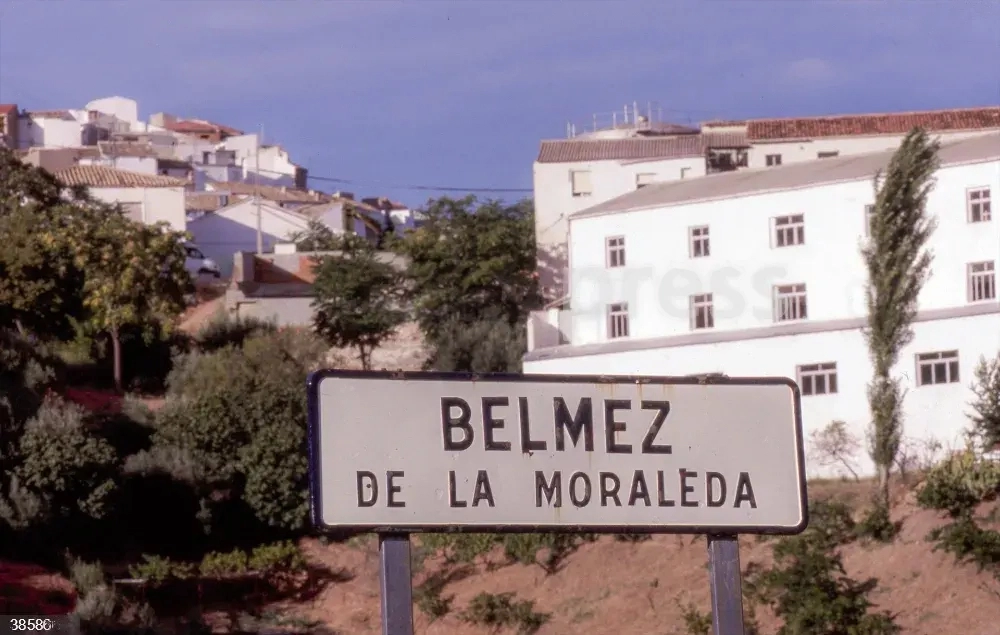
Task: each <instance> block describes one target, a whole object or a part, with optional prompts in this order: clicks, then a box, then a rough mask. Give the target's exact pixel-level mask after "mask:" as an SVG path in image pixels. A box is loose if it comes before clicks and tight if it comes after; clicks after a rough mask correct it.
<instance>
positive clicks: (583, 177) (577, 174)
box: [569, 170, 593, 196]
mask: <svg viewBox="0 0 1000 635" xmlns="http://www.w3.org/2000/svg"><path fill="white" fill-rule="evenodd" d="M569 179H570V182H571V183H572V184H573V196H590V194H591V192H592V191H593V190H592V188H591V186H590V170H572V171H570V173H569Z"/></svg>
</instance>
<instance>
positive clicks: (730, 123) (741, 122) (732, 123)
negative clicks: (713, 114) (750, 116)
mask: <svg viewBox="0 0 1000 635" xmlns="http://www.w3.org/2000/svg"><path fill="white" fill-rule="evenodd" d="M745 125H747V120H746V119H717V120H715V121H704V122H702V124H701V128H702V130H704V129H705V128H738V127H740V126H745Z"/></svg>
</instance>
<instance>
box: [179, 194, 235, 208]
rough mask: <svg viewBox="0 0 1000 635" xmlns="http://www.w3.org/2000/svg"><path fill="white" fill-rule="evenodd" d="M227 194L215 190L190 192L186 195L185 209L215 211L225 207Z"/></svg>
mask: <svg viewBox="0 0 1000 635" xmlns="http://www.w3.org/2000/svg"><path fill="white" fill-rule="evenodd" d="M225 196H226V195H225V194H216V193H214V192H197V193H188V194H186V195H185V196H184V209H186V210H187V211H189V212H214V211H215V210H217V209H220V208H222V207H223V203H224V202H225V199H224V198H223V197H225Z"/></svg>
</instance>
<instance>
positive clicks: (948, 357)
mask: <svg viewBox="0 0 1000 635" xmlns="http://www.w3.org/2000/svg"><path fill="white" fill-rule="evenodd" d="M956 383H958V351H939V352H936V353H918V354H917V385H918V386H930V385H933V384H956Z"/></svg>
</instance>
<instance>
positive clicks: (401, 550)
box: [378, 534, 742, 635]
mask: <svg viewBox="0 0 1000 635" xmlns="http://www.w3.org/2000/svg"><path fill="white" fill-rule="evenodd" d="M378 560H379V562H378V564H379V580H380V581H381V586H382V635H413V586H412V584H413V580H412V578H411V577H410V537H409V536H408V535H406V534H379V536H378ZM737 568H738V567H737ZM741 632H742V631H741Z"/></svg>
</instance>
